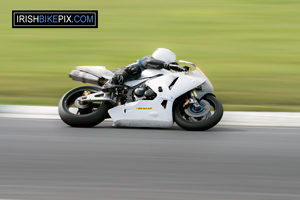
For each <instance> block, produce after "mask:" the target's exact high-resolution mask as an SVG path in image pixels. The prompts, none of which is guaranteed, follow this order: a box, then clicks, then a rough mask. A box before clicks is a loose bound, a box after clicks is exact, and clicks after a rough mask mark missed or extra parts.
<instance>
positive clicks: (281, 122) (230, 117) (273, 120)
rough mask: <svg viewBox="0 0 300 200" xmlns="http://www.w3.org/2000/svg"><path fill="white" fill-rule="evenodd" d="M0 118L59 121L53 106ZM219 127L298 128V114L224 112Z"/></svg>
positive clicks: (10, 109)
mask: <svg viewBox="0 0 300 200" xmlns="http://www.w3.org/2000/svg"><path fill="white" fill-rule="evenodd" d="M0 117H5V118H29V119H60V117H59V115H58V108H57V107H55V106H19V105H0ZM105 121H110V122H111V121H112V120H110V119H108V120H105ZM219 125H231V126H232V125H234V126H273V127H300V112H242V111H234V112H233V111H225V112H224V115H223V118H222V120H221V121H220V122H219Z"/></svg>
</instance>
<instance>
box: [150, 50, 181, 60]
mask: <svg viewBox="0 0 300 200" xmlns="http://www.w3.org/2000/svg"><path fill="white" fill-rule="evenodd" d="M152 57H153V58H155V59H157V60H162V61H164V62H166V63H170V62H176V55H175V53H173V52H172V51H170V50H169V49H165V48H158V49H156V50H155V51H154V52H153V54H152Z"/></svg>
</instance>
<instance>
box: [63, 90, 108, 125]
mask: <svg viewBox="0 0 300 200" xmlns="http://www.w3.org/2000/svg"><path fill="white" fill-rule="evenodd" d="M84 91H90V92H97V91H100V88H98V87H92V86H82V87H77V88H74V89H72V90H70V91H68V92H67V93H66V94H65V95H64V96H63V97H62V98H61V100H60V102H59V104H58V113H59V116H60V118H61V119H62V120H63V121H64V122H65V123H66V124H68V125H70V126H73V127H93V126H95V125H97V124H99V123H100V122H102V121H103V120H104V119H105V117H106V116H107V111H108V109H109V108H110V107H111V104H110V103H108V102H102V103H99V104H96V103H92V104H90V105H88V106H87V108H85V109H78V111H77V113H72V112H71V111H70V107H71V106H72V105H73V104H74V102H75V100H76V99H77V98H78V97H80V96H82V95H83V92H84Z"/></svg>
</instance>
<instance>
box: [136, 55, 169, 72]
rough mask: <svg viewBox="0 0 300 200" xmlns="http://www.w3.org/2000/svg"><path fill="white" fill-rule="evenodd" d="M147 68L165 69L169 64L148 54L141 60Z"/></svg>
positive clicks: (142, 64)
mask: <svg viewBox="0 0 300 200" xmlns="http://www.w3.org/2000/svg"><path fill="white" fill-rule="evenodd" d="M139 63H140V65H141V66H142V67H143V68H145V69H163V68H165V67H166V66H167V63H165V62H164V61H161V60H157V59H155V58H153V57H151V56H146V57H144V58H142V59H141V61H140V62H139Z"/></svg>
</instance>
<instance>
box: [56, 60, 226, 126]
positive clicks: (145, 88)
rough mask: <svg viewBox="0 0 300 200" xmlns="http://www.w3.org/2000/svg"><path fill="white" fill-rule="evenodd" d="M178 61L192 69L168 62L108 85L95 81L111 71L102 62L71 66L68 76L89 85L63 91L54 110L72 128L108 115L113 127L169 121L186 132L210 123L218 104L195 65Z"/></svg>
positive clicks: (215, 117)
mask: <svg viewBox="0 0 300 200" xmlns="http://www.w3.org/2000/svg"><path fill="white" fill-rule="evenodd" d="M179 62H181V63H185V64H187V65H190V66H191V67H193V68H194V70H193V71H192V70H190V69H191V67H188V66H184V67H181V66H180V65H172V67H171V70H166V69H160V70H157V69H145V70H144V71H143V72H142V74H141V76H140V77H139V78H137V79H135V80H131V81H127V82H125V83H124V85H122V86H120V85H116V86H111V87H108V88H104V87H101V86H100V85H101V84H100V82H101V81H103V80H110V79H111V78H112V77H113V76H114V73H112V72H111V71H109V70H107V69H106V68H105V67H102V66H81V67H77V68H76V70H73V71H72V72H71V73H70V74H69V76H70V77H71V78H72V79H73V80H75V81H81V82H83V83H90V84H92V85H93V86H82V87H77V88H74V89H72V90H70V91H68V92H67V93H66V94H65V95H64V96H63V97H62V98H61V100H60V102H59V115H60V117H61V119H62V120H63V121H64V122H65V123H66V124H68V125H70V126H74V127H92V126H95V125H97V124H99V123H101V122H102V121H103V120H104V119H108V118H111V119H112V121H113V126H117V127H161V128H168V127H171V126H173V124H174V122H176V124H177V125H178V126H180V127H181V128H183V129H186V130H191V131H203V130H207V129H209V128H212V127H214V126H215V125H216V124H217V123H218V122H219V121H220V120H221V118H222V115H223V106H222V104H221V102H220V101H219V100H218V99H217V98H216V97H215V95H214V94H213V86H212V84H211V82H210V81H209V79H208V78H207V77H206V76H205V74H204V73H203V72H202V71H201V70H200V69H199V68H198V67H197V66H196V65H195V64H193V63H191V62H188V61H183V60H180V61H179ZM178 71H180V72H178Z"/></svg>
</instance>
